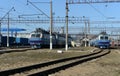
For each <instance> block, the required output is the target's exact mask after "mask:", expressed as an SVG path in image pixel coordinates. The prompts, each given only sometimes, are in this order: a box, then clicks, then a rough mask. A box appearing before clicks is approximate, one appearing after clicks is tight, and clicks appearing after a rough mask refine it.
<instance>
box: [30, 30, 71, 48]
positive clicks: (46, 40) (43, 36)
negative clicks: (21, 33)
mask: <svg viewBox="0 0 120 76" xmlns="http://www.w3.org/2000/svg"><path fill="white" fill-rule="evenodd" d="M71 40H72V38H71V37H68V46H70V45H71ZM29 42H30V45H31V47H32V48H41V47H49V46H50V34H49V32H47V31H45V30H43V29H41V28H38V29H37V30H36V31H34V32H32V33H31V35H30V39H29ZM52 45H53V47H58V46H59V47H63V46H65V35H64V34H57V33H54V34H52Z"/></svg>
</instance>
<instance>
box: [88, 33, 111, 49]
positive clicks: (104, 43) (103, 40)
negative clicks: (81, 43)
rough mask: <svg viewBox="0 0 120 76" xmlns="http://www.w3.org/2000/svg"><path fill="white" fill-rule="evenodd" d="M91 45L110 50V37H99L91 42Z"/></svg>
mask: <svg viewBox="0 0 120 76" xmlns="http://www.w3.org/2000/svg"><path fill="white" fill-rule="evenodd" d="M90 45H91V46H95V47H98V48H110V40H109V36H108V35H99V36H98V37H97V38H96V39H93V40H91V41H90Z"/></svg>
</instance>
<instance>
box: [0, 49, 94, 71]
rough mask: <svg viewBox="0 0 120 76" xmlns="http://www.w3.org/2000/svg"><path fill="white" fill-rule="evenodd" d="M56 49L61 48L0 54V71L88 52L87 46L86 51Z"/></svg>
mask: <svg viewBox="0 0 120 76" xmlns="http://www.w3.org/2000/svg"><path fill="white" fill-rule="evenodd" d="M91 49H93V48H91ZM57 50H63V49H54V50H52V51H51V50H49V49H37V50H28V51H24V52H11V53H4V54H0V71H2V70H8V69H13V68H18V67H24V66H29V65H33V64H40V63H42V62H48V61H51V60H55V59H61V58H68V57H73V56H80V55H84V54H88V53H90V51H89V50H90V49H89V48H87V49H84V50H86V51H81V50H80V48H78V49H76V50H75V49H73V50H69V51H64V53H57ZM87 50H88V51H87Z"/></svg>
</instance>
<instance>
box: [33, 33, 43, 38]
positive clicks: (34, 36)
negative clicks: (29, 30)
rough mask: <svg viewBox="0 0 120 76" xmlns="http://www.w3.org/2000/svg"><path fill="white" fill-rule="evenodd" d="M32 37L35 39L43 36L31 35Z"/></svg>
mask: <svg viewBox="0 0 120 76" xmlns="http://www.w3.org/2000/svg"><path fill="white" fill-rule="evenodd" d="M31 37H33V38H41V37H42V35H41V34H31Z"/></svg>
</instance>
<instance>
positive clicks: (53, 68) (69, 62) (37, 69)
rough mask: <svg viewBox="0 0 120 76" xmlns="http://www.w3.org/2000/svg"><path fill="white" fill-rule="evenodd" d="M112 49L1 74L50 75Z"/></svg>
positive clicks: (6, 75) (100, 55)
mask: <svg viewBox="0 0 120 76" xmlns="http://www.w3.org/2000/svg"><path fill="white" fill-rule="evenodd" d="M109 53H110V50H99V51H95V52H94V53H91V54H88V55H82V56H77V57H71V58H65V59H60V60H55V61H50V62H45V63H41V64H36V65H32V66H26V67H21V68H16V69H11V70H5V71H1V72H0V76H8V75H12V76H15V75H17V76H18V75H20V76H23V75H24V76H48V75H50V74H53V73H55V72H58V71H60V70H64V69H67V68H69V67H73V66H75V65H78V64H80V63H83V62H87V61H90V60H92V59H96V58H99V57H102V56H104V55H106V54H109Z"/></svg>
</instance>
